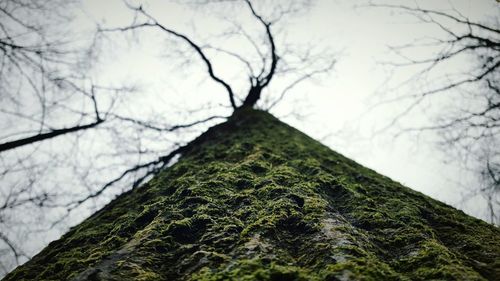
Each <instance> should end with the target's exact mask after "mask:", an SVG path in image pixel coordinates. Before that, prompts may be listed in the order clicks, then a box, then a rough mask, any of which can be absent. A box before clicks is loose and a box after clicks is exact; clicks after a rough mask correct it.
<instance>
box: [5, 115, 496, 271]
mask: <svg viewBox="0 0 500 281" xmlns="http://www.w3.org/2000/svg"><path fill="white" fill-rule="evenodd" d="M498 278H500V231H499V229H498V228H496V227H493V226H491V225H489V224H487V223H485V222H483V221H480V220H478V219H475V218H472V217H470V216H467V215H465V214H464V213H463V212H461V211H458V210H456V209H454V208H452V207H450V206H447V205H445V204H443V203H440V202H438V201H436V200H433V199H431V198H429V197H427V196H425V195H423V194H421V193H419V192H416V191H413V190H411V189H409V188H407V187H404V186H402V185H400V184H398V183H396V182H394V181H392V180H390V179H389V178H387V177H384V176H381V175H379V174H377V173H375V172H374V171H372V170H369V169H367V168H365V167H363V166H361V165H359V164H357V163H355V162H353V161H351V160H349V159H347V158H345V157H343V156H342V155H339V154H338V153H335V152H333V151H331V150H330V149H329V148H327V147H325V146H323V145H321V144H320V143H318V142H317V141H315V140H313V139H311V138H309V137H308V136H306V135H304V134H303V133H301V132H299V131H297V130H295V129H294V128H291V127H289V126H288V125H286V124H284V123H282V122H280V121H279V120H277V119H276V118H274V117H273V116H271V115H269V114H267V113H264V112H260V111H255V110H250V109H243V110H239V111H238V112H236V113H235V114H234V115H233V117H231V118H230V119H229V121H228V122H226V123H224V124H221V125H218V126H215V127H213V128H211V129H210V130H209V131H207V132H206V133H205V134H203V135H202V136H200V137H199V138H198V139H197V140H195V141H194V143H193V145H192V146H191V149H190V150H189V151H188V152H187V153H185V154H184V155H183V156H182V158H181V159H180V160H179V162H178V163H177V164H175V165H174V166H172V167H171V168H168V169H167V170H165V171H163V172H162V173H160V174H159V175H158V176H157V177H156V178H154V179H153V180H152V181H150V182H149V183H148V184H146V185H144V186H142V187H140V188H137V189H135V190H133V191H131V192H128V193H125V194H123V195H121V196H120V197H119V198H117V199H116V200H114V201H113V202H111V203H110V204H109V205H107V206H106V207H105V208H103V209H102V210H101V211H99V212H97V213H96V214H94V215H93V216H92V217H90V218H89V219H87V220H86V221H84V222H83V223H81V224H80V225H78V226H76V227H74V228H73V229H71V231H69V232H68V233H67V234H66V235H64V236H63V237H62V238H61V239H60V240H58V241H55V242H53V243H51V244H50V245H49V246H47V247H46V248H45V249H44V250H43V251H42V252H41V253H39V254H38V255H37V256H35V257H34V258H33V259H32V260H31V261H29V262H28V263H26V264H25V265H23V266H21V267H19V268H17V269H16V270H15V271H14V272H12V273H11V274H9V275H8V276H7V277H6V280H429V279H446V280H484V279H489V280H494V279H497V280H498Z"/></svg>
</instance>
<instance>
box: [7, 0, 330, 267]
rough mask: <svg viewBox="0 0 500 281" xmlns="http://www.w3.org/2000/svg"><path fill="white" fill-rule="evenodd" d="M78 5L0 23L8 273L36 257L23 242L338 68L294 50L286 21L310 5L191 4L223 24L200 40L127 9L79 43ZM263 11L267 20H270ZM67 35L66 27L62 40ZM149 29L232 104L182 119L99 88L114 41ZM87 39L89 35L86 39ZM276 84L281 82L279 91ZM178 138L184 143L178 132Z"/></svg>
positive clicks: (30, 9)
mask: <svg viewBox="0 0 500 281" xmlns="http://www.w3.org/2000/svg"><path fill="white" fill-rule="evenodd" d="M70 4H71V5H75V6H74V7H78V6H77V4H78V3H66V2H65V3H58V2H57V1H53V2H51V1H40V3H38V2H33V3H24V2H19V1H4V2H2V5H4V8H3V9H4V10H2V11H4V12H5V13H6V14H7V15H8V17H2V22H1V23H2V26H5V28H3V30H4V36H3V37H2V41H1V42H2V43H1V44H2V46H3V48H2V49H1V50H2V52H3V53H2V54H3V59H4V65H5V68H4V74H5V75H4V76H2V79H3V80H6V81H7V80H8V82H9V83H5V84H3V83H2V87H5V89H4V91H3V92H4V93H5V95H4V96H2V99H4V100H6V101H7V102H5V103H2V111H1V112H2V113H3V114H4V116H2V119H3V120H4V121H5V122H4V123H3V124H2V126H3V128H4V130H3V131H2V132H3V133H4V135H3V136H2V140H3V141H2V142H1V143H0V151H1V154H0V155H1V157H2V165H3V172H2V183H3V184H4V187H3V189H2V193H3V194H2V200H3V202H2V205H1V209H0V210H1V213H0V216H1V220H0V223H1V224H2V227H1V229H2V233H1V235H0V239H1V240H2V241H3V246H4V250H3V251H2V253H4V254H5V256H4V257H3V258H2V261H6V263H4V264H3V267H4V269H3V270H4V271H8V270H10V268H12V265H13V264H9V261H10V260H9V258H8V257H9V256H12V257H13V260H15V262H16V263H18V262H21V261H23V260H25V259H26V258H27V257H28V256H29V254H24V253H23V252H24V251H23V247H21V244H20V243H19V240H17V239H20V240H25V239H23V238H22V237H26V235H29V234H30V233H33V232H37V231H47V230H48V229H49V230H50V229H51V228H53V227H55V226H60V227H61V228H62V229H65V228H66V227H67V222H68V221H71V220H73V221H74V220H75V218H76V220H79V219H81V218H82V217H84V216H85V214H89V213H90V212H92V211H93V210H95V209H96V208H99V207H101V206H102V205H103V204H104V203H106V202H108V201H109V199H110V198H112V197H113V196H115V195H117V194H120V193H122V192H124V191H126V190H129V189H130V188H135V187H137V186H139V185H140V184H142V183H143V182H144V181H145V180H147V179H149V178H151V176H153V175H155V174H156V173H157V172H158V171H159V170H161V169H163V168H164V167H166V166H168V165H169V164H170V163H171V161H172V160H174V158H175V157H176V156H177V155H178V154H180V153H182V152H183V151H184V149H185V146H184V144H185V143H187V142H188V141H189V137H190V136H194V135H196V134H198V133H199V132H200V130H203V128H206V127H207V126H209V125H211V124H214V122H217V121H218V120H223V119H224V118H225V116H227V115H228V113H230V112H231V111H234V110H239V109H240V108H243V107H254V106H256V104H257V102H258V101H260V100H262V99H261V97H262V96H263V95H266V96H267V97H266V101H265V102H264V103H263V104H262V105H261V106H264V107H272V106H274V105H275V104H276V103H277V102H278V101H279V100H281V99H282V98H283V97H284V96H285V95H286V94H287V93H288V92H289V91H290V90H291V89H292V88H293V87H295V86H296V85H298V84H299V83H302V82H304V81H306V80H307V79H310V78H312V77H313V76H316V75H319V74H322V73H328V72H329V71H331V70H332V68H333V65H334V62H335V59H334V56H332V55H331V52H325V51H324V50H315V49H314V48H312V47H310V46H294V45H292V44H288V43H287V42H286V38H285V37H284V36H283V33H282V32H283V30H284V27H285V23H286V21H287V20H288V19H289V18H290V17H291V16H293V15H294V14H296V13H298V12H301V10H302V9H303V8H306V7H307V6H308V3H307V2H297V1H295V2H294V3H285V2H283V3H279V4H277V5H276V9H269V8H268V5H269V3H261V4H259V5H258V6H255V5H256V4H254V3H253V2H250V1H230V2H228V3H225V2H224V3H219V1H202V2H196V1H195V2H193V3H192V4H191V5H192V6H191V7H196V8H197V9H200V11H201V12H206V11H210V12H214V13H215V15H216V16H215V17H214V18H215V19H216V20H219V21H221V22H223V23H225V26H227V28H223V30H216V31H214V30H212V31H211V32H210V33H207V34H209V36H207V37H205V38H201V39H199V40H198V39H197V38H196V30H197V28H195V29H194V31H195V35H188V34H185V33H184V32H182V31H178V30H175V29H173V28H170V27H169V26H167V25H165V24H162V20H160V19H158V18H157V17H156V16H155V15H154V14H151V13H150V12H149V11H148V8H147V4H144V5H142V6H141V5H139V4H129V3H126V2H125V3H124V5H126V6H127V7H128V9H129V11H130V19H128V21H129V24H123V25H121V26H106V25H103V24H101V23H98V25H97V28H95V29H94V30H95V32H94V33H89V32H87V31H85V32H83V31H82V32H81V33H79V34H71V32H72V30H73V29H72V27H71V26H72V25H73V24H77V23H75V22H74V21H73V18H74V16H72V15H71V14H68V13H62V12H61V11H62V10H65V11H66V10H69V11H78V10H75V9H76V8H74V7H73V8H72V7H71V6H69V5H70ZM263 7H266V9H263ZM218 9H222V10H224V11H225V12H227V11H228V10H235V9H245V10H246V11H247V18H244V19H243V20H244V21H246V22H241V21H240V22H239V21H237V20H235V19H229V18H225V17H224V16H223V14H224V13H221V14H220V15H219V14H217V13H216V12H215V11H217V10H218ZM152 10H153V9H152ZM264 11H270V12H269V14H265V15H264ZM75 14H77V15H78V13H76V12H75ZM47 17H48V18H49V19H51V20H47V19H46V18H47ZM52 18H53V19H52ZM25 20H26V22H25ZM32 21H33V22H32ZM248 23H250V24H248ZM194 24H197V23H196V22H194ZM62 27H64V28H67V29H64V30H62V31H61V30H60V29H61V28H62ZM90 28H91V26H89V29H90ZM138 31H141V32H138ZM147 32H151V34H154V36H161V37H162V38H166V45H167V46H169V47H168V48H167V50H166V51H165V52H167V53H168V52H172V53H175V55H174V56H168V59H167V60H166V61H167V63H174V58H175V57H177V58H180V60H177V61H175V63H176V65H177V66H178V65H182V66H183V67H184V68H189V70H190V71H191V70H194V71H197V72H199V73H203V74H204V75H206V77H208V78H209V79H210V81H212V82H214V84H215V85H217V86H219V87H220V88H219V89H220V90H222V92H223V93H225V96H226V98H227V101H228V102H225V103H224V104H214V103H213V102H209V103H205V104H200V103H196V102H192V105H191V106H190V108H187V109H185V112H184V113H182V112H183V110H182V109H177V111H180V112H181V114H180V115H179V114H177V113H172V112H169V110H171V111H174V110H175V109H169V110H167V114H166V113H165V111H163V112H162V113H161V114H159V113H158V112H152V113H151V114H149V115H144V110H142V109H141V108H140V105H139V104H140V102H139V101H138V100H139V97H138V96H137V95H140V94H141V91H134V90H135V89H134V87H132V86H123V85H126V84H127V83H124V84H120V85H118V86H115V85H103V84H102V83H101V81H103V80H104V79H103V78H101V77H100V76H99V72H98V71H97V70H96V68H97V67H98V65H99V63H100V60H101V59H102V57H101V53H100V52H99V51H100V50H101V49H103V48H104V46H106V44H113V42H116V40H120V39H125V40H129V39H130V37H127V36H134V37H135V38H141V37H142V36H143V33H147ZM130 33H131V34H130ZM89 34H93V36H90V37H84V36H88V35H89ZM242 43H243V44H246V45H248V46H250V47H251V48H253V52H252V53H247V52H246V51H244V52H239V49H238V48H236V47H235V46H237V45H238V44H242ZM179 54H180V56H179ZM219 60H222V61H223V60H234V62H235V63H238V64H239V65H240V66H241V69H242V70H243V71H244V72H241V73H247V74H246V76H245V75H244V76H240V75H238V76H237V78H236V81H234V79H233V80H231V81H230V79H228V78H226V77H225V75H221V74H220V73H219V69H217V61H219ZM191 65H192V66H191ZM205 70H206V72H204V71H205ZM221 72H222V71H221ZM7 76H8V77H16V78H15V79H13V80H12V79H10V80H9V79H7ZM275 80H281V81H280V83H279V84H277V87H271V85H272V84H271V81H275ZM235 85H236V86H235ZM270 89H272V91H274V93H273V95H271V90H270ZM221 96H222V95H221ZM273 97H274V98H273ZM212 99H213V98H212ZM208 100H210V98H209V99H208ZM215 100H217V99H215ZM163 110H165V109H164V108H163ZM137 112H140V113H139V114H137ZM177 115H179V116H181V117H185V118H179V116H177ZM173 120H175V121H173ZM13 124H15V126H13ZM196 126H198V127H200V128H195V127H196ZM193 128H194V129H193ZM189 130H191V131H189ZM178 131H182V135H181V134H179V135H176V133H177V132H178ZM103 140H106V141H103ZM34 214H37V215H36V216H35V215H34ZM42 216H43V218H41V217H42ZM20 217H21V218H30V217H33V221H38V223H33V221H32V222H31V223H30V221H22V222H20V221H19V220H18V218H20ZM15 237H17V238H15ZM24 246H28V245H24Z"/></svg>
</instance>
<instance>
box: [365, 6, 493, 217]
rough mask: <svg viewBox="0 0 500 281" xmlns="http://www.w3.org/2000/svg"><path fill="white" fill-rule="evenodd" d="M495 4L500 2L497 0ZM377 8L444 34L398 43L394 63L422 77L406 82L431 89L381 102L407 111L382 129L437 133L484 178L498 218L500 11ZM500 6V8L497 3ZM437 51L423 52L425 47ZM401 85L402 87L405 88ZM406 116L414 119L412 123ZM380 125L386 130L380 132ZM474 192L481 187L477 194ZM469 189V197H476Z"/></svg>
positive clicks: (483, 189) (483, 184) (445, 147)
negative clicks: (486, 14)
mask: <svg viewBox="0 0 500 281" xmlns="http://www.w3.org/2000/svg"><path fill="white" fill-rule="evenodd" d="M493 5H495V4H493ZM371 6H372V7H379V8H384V9H387V8H388V9H391V10H393V11H399V12H402V13H408V14H410V15H412V16H414V17H415V18H417V20H418V21H419V22H421V23H422V24H428V25H430V26H433V27H435V28H436V32H438V34H439V35H437V37H431V38H429V37H427V38H423V39H421V40H419V41H417V42H413V43H410V44H407V45H402V46H397V47H391V49H392V51H393V52H394V53H396V54H397V55H399V56H400V58H402V61H401V62H397V63H394V62H393V63H390V65H392V66H396V67H397V69H398V70H397V71H400V70H401V68H403V67H406V68H411V69H412V71H414V75H413V76H412V77H410V79H409V80H408V81H406V82H405V83H409V82H413V85H415V84H417V83H420V84H421V85H423V86H422V88H423V89H420V90H414V89H412V92H410V93H409V94H406V95H403V94H401V91H399V93H398V94H397V96H396V97H394V98H389V99H386V100H384V101H383V102H381V103H380V104H387V103H394V102H396V103H399V104H401V105H402V106H401V110H400V111H399V112H398V113H397V114H396V115H395V117H394V119H393V120H392V122H391V123H389V124H387V125H386V126H385V127H383V128H382V129H380V131H385V130H387V129H389V128H393V129H394V128H398V129H397V133H396V136H398V135H401V134H403V133H422V132H433V133H436V134H437V135H438V136H439V138H438V140H437V141H438V143H439V144H440V147H441V148H442V149H443V150H444V151H447V152H448V153H451V154H453V155H455V156H454V157H455V159H459V160H460V161H462V162H463V163H464V165H465V167H466V168H467V169H471V170H474V171H475V173H476V175H478V177H479V179H480V180H478V182H481V183H479V184H478V186H476V188H475V189H474V190H475V191H476V192H477V191H479V194H482V195H484V196H485V197H487V199H488V201H489V206H488V209H489V213H490V221H491V223H497V224H498V223H500V221H499V220H498V215H497V213H498V211H499V207H500V205H499V204H498V203H499V201H498V196H499V193H500V189H499V186H498V179H499V178H500V174H499V173H498V172H499V170H498V166H499V165H500V162H499V161H500V159H499V158H498V153H497V151H498V147H500V83H499V81H500V71H499V69H500V28H499V19H500V18H499V17H498V14H497V16H496V18H484V19H481V20H480V21H475V20H472V19H470V18H468V17H467V16H465V15H464V14H462V13H461V12H460V11H459V10H457V9H456V8H454V7H453V6H452V7H450V8H449V9H447V10H433V9H426V8H424V7H421V6H419V5H418V3H415V4H414V5H413V6H408V5H400V4H387V3H386V2H383V3H382V4H381V2H374V3H371ZM497 8H498V7H497ZM422 48H424V49H427V50H430V51H432V52H433V54H432V55H431V56H429V57H421V56H420V57H419V56H418V55H417V54H418V50H419V49H422ZM397 89H399V90H400V89H401V87H398V88H397ZM433 105H438V108H439V109H438V110H436V112H434V113H432V112H431V115H432V116H433V117H431V118H430V121H429V122H427V123H426V124H424V125H422V124H415V123H416V122H413V123H412V122H407V121H408V120H409V119H411V118H410V116H411V113H413V112H416V111H427V112H428V111H430V110H429V108H430V107H432V106H433ZM405 121H406V123H405ZM380 131H379V132H380ZM476 192H474V193H476ZM470 195H471V194H468V195H467V196H470Z"/></svg>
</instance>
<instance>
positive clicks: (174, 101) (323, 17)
mask: <svg viewBox="0 0 500 281" xmlns="http://www.w3.org/2000/svg"><path fill="white" fill-rule="evenodd" d="M178 2H180V3H182V2H183V1H178ZM255 2H256V3H259V4H262V3H264V2H265V1H264V0H263V1H261V2H259V1H255ZM84 3H85V5H84V7H83V9H82V10H81V11H78V12H76V13H75V18H76V21H75V24H74V26H73V27H72V28H73V29H74V32H75V33H78V34H80V33H81V34H85V32H86V30H91V29H92V28H93V27H94V25H93V24H94V23H95V22H98V23H100V24H101V25H102V26H106V27H118V26H124V25H127V24H130V22H131V20H132V14H131V12H130V10H129V9H127V8H126V7H125V6H124V5H123V3H122V1H119V0H106V1H102V0H87V1H84ZM268 3H272V1H270V2H268ZM391 3H409V4H411V3H414V2H413V1H400V2H397V1H392V2H391ZM418 3H419V5H421V6H422V7H425V8H429V9H445V10H448V11H449V9H451V8H454V9H456V10H458V11H460V12H461V13H462V14H463V15H465V16H467V17H469V18H470V19H471V20H482V19H486V18H488V17H494V16H498V14H499V12H500V10H499V5H498V3H497V2H496V1H493V0H459V1H458V0H455V1H435V0H434V1H418ZM259 4H257V8H258V9H260V10H259V11H261V12H262V13H263V14H264V15H266V13H267V12H268V11H264V10H263V9H262V7H263V6H262V5H259ZM363 4H366V2H365V1H340V0H339V1H335V0H318V1H316V2H314V5H313V6H312V7H311V8H310V10H308V11H303V12H302V13H300V14H299V15H297V16H294V17H293V18H291V19H287V21H286V22H283V23H281V25H278V26H277V27H276V29H278V30H279V29H281V30H282V31H283V33H280V34H279V35H278V36H277V39H278V42H283V41H284V40H286V42H288V43H289V44H298V45H306V44H310V45H311V46H312V47H314V48H315V49H317V50H324V54H329V53H331V54H333V56H332V57H331V58H332V59H335V60H336V64H335V68H334V71H333V72H332V73H331V74H330V75H323V76H319V77H318V78H316V79H312V80H310V81H307V82H305V83H303V84H300V85H299V86H297V87H295V88H294V89H293V91H291V92H290V93H288V94H287V96H286V97H285V98H284V99H283V100H282V101H281V102H280V103H279V104H278V105H277V106H276V107H274V108H272V110H271V113H273V114H274V115H275V116H277V117H279V118H281V119H282V120H283V121H285V122H287V123H288V124H290V125H292V126H294V127H296V128H298V129H299V130H301V131H303V132H305V133H306V134H308V135H310V136H311V137H313V138H315V139H317V140H320V141H321V142H322V143H323V144H325V145H327V146H329V147H331V148H332V149H333V150H335V151H337V152H340V153H342V154H344V155H345V156H347V157H350V158H352V159H354V160H355V161H357V162H359V163H361V164H363V165H365V166H367V167H369V168H371V169H373V170H375V171H377V172H379V173H381V174H383V175H386V176H388V177H390V178H392V179H394V180H396V181H399V182H401V183H402V184H404V185H406V186H409V187H411V188H413V189H415V190H417V191H420V192H423V193H424V194H427V195H429V196H431V197H433V198H435V199H438V200H441V201H443V202H446V203H448V204H450V205H452V206H455V207H457V208H460V209H462V210H464V211H465V212H466V213H468V214H471V215H473V216H476V217H479V218H482V219H486V218H487V214H486V208H485V201H484V200H483V199H482V198H481V197H480V196H476V197H474V198H472V199H470V200H464V199H469V198H468V197H469V196H468V195H467V194H469V193H470V191H471V190H472V189H473V188H474V178H473V177H472V175H471V174H468V173H467V172H465V171H464V169H463V168H461V163H459V162H458V161H455V160H454V159H453V158H452V157H451V158H450V157H449V156H447V155H446V154H444V153H442V152H441V151H440V149H439V148H437V147H436V146H435V145H434V144H433V141H434V140H435V139H436V138H435V136H433V135H422V136H420V137H416V136H415V135H412V136H409V135H403V136H401V137H399V138H397V139H394V138H393V137H392V136H393V133H394V132H397V130H393V129H394V128H391V129H390V130H387V131H381V132H380V133H378V134H375V132H377V131H378V130H379V129H380V128H383V127H385V126H386V125H387V124H389V123H390V122H391V120H392V118H394V116H395V115H396V114H397V113H398V112H400V110H401V104H397V103H395V104H387V105H383V106H379V107H375V108H374V105H375V104H377V103H378V102H380V101H382V100H384V98H386V97H387V95H388V93H390V94H396V95H397V94H399V93H400V92H401V94H403V93H404V92H407V91H411V90H413V91H419V90H421V89H422V85H419V84H417V83H415V84H411V83H410V84H405V85H404V87H396V88H394V86H395V85H398V84H400V83H401V82H403V81H405V79H407V78H408V77H410V76H411V75H412V74H413V73H414V69H411V68H408V69H404V68H400V69H397V70H396V71H395V72H391V68H390V67H388V65H386V64H384V62H395V61H398V60H399V59H400V57H398V56H396V55H395V54H394V53H392V52H390V51H389V48H388V47H389V46H397V45H402V44H408V43H412V42H414V41H415V40H417V39H420V38H424V37H439V36H442V33H441V32H440V31H439V29H438V28H437V27H436V26H435V25H430V24H423V23H421V22H419V21H418V20H417V19H416V18H414V17H413V16H410V15H408V14H401V13H398V12H395V11H390V10H388V9H385V8H374V7H366V6H363ZM144 8H145V9H146V10H147V11H148V12H150V13H151V14H152V15H153V16H155V17H156V18H157V19H158V20H159V21H160V22H161V23H162V24H164V25H165V26H167V27H169V28H172V29H174V30H177V31H179V32H182V33H185V34H187V35H189V36H190V38H192V39H193V40H195V41H196V42H202V43H206V42H208V41H210V43H211V44H212V43H213V44H216V43H217V39H214V37H213V36H214V35H217V33H220V31H221V30H224V29H225V28H226V27H227V25H228V22H227V21H226V20H224V19H221V17H224V16H225V17H227V18H230V19H238V20H240V21H241V22H242V24H243V25H244V26H245V27H246V26H247V25H249V28H248V30H249V32H250V33H252V32H253V33H252V34H261V33H262V29H261V28H262V27H261V26H258V25H255V27H252V24H251V23H252V18H251V16H250V14H249V11H248V9H240V10H237V9H236V10H235V9H234V8H231V9H228V10H225V9H214V8H211V9H201V10H200V9H193V6H186V5H181V4H175V3H171V2H167V1H150V2H149V3H148V4H144ZM207 40H208V41H207ZM225 47H227V48H233V49H235V50H238V52H240V53H242V54H247V53H248V54H249V53H251V52H252V46H251V45H249V44H248V42H247V43H246V44H245V43H244V42H242V41H235V42H232V43H231V44H229V45H226V46H225ZM185 50H186V46H185V44H183V42H179V41H178V40H176V39H175V38H172V37H169V36H166V35H165V34H163V33H160V32H141V33H139V34H130V33H127V34H114V35H110V36H109V39H108V40H105V42H104V43H103V44H102V53H101V56H100V59H99V61H98V63H97V64H96V65H95V67H94V68H93V69H92V71H91V73H90V75H91V76H92V79H93V81H94V82H96V83H100V84H104V85H123V84H130V85H134V86H136V87H137V88H138V91H137V92H136V93H134V94H133V95H131V96H130V97H129V98H128V101H132V102H131V103H130V104H129V106H125V107H123V108H121V109H120V110H121V113H124V114H127V115H130V116H149V115H161V116H165V117H166V118H167V117H168V119H169V120H171V122H172V123H175V122H180V121H185V120H196V117H197V116H198V115H197V114H186V113H185V112H186V110H190V109H196V108H198V107H200V106H203V105H205V104H207V103H210V104H213V105H216V108H215V109H213V110H212V112H214V113H217V114H226V115H227V114H229V113H230V109H229V108H227V105H228V102H227V97H226V95H225V92H224V91H223V89H221V87H220V85H217V84H215V83H213V82H212V81H210V80H209V79H207V73H206V71H205V66H204V65H203V64H202V62H201V61H199V58H198V57H197V56H194V55H192V53H191V55H192V56H190V53H189V52H188V53H186V52H180V51H185ZM279 51H280V45H278V52H279ZM432 51H433V50H431V49H425V48H421V49H416V50H415V52H414V53H413V55H415V56H416V57H425V56H426V55H432ZM185 56H186V57H185ZM186 58H188V59H189V61H186ZM212 59H213V61H212V62H213V64H214V68H215V70H216V72H217V73H219V74H220V76H222V77H223V78H224V79H226V80H227V81H229V82H230V83H231V85H233V86H234V88H235V89H236V90H237V91H236V93H237V94H238V93H239V94H240V95H242V94H244V93H245V92H244V90H245V84H244V83H245V82H246V81H247V80H246V79H247V76H245V73H243V72H242V70H241V68H238V67H236V66H235V62H234V61H232V60H230V59H228V58H227V57H226V58H224V57H221V56H217V57H212ZM468 63H470V61H468V60H466V59H464V60H463V61H458V62H456V64H455V65H454V66H455V67H456V68H457V69H460V68H462V67H463V68H466V67H467V64H468ZM286 81H287V80H286V79H285V80H279V79H275V80H273V82H272V87H271V90H270V91H269V92H266V93H265V94H266V95H268V97H271V98H273V97H274V98H275V97H276V94H277V93H279V89H280V88H281V89H282V88H283V87H284V85H286V84H285V82H286ZM273 95H274V96H273ZM221 104H223V105H225V106H226V107H224V106H219V105H221ZM446 106H447V104H446V100H444V101H443V100H441V101H437V102H435V103H433V104H430V105H429V108H430V110H429V111H427V112H415V113H414V114H412V115H410V116H409V117H408V120H410V121H409V122H410V124H411V123H419V122H422V124H423V123H425V122H427V121H428V120H429V118H432V116H433V113H435V112H437V111H439V109H440V108H442V107H446ZM183 112H184V113H183ZM202 115H205V116H206V115H207V114H206V112H205V113H203V114H202ZM190 118H191V119H190ZM396 129H397V128H396ZM197 134H199V132H196V131H195V132H190V133H186V134H184V135H181V136H175V137H174V138H175V139H174V140H172V141H177V140H181V141H182V140H183V141H188V140H190V139H192V138H193V137H195V136H196V135H197ZM115 193H118V191H117V192H115ZM104 203H105V201H103V202H100V203H99V204H101V205H102V204H104ZM99 204H98V205H99ZM86 215H88V213H81V214H79V217H78V216H77V217H75V219H74V222H75V223H76V222H78V221H79V220H81V219H82V218H83V217H85V216H86ZM63 229H64V228H62V229H57V230H53V231H52V232H50V233H49V234H44V235H43V236H42V235H40V236H39V237H38V238H37V237H32V239H30V240H29V241H28V242H26V243H27V244H28V243H29V245H30V246H29V248H31V249H32V251H31V252H32V253H36V252H38V251H39V250H40V249H41V248H42V247H43V246H45V245H46V243H48V242H49V241H50V240H52V239H56V238H58V237H59V236H60V234H61V231H63Z"/></svg>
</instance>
